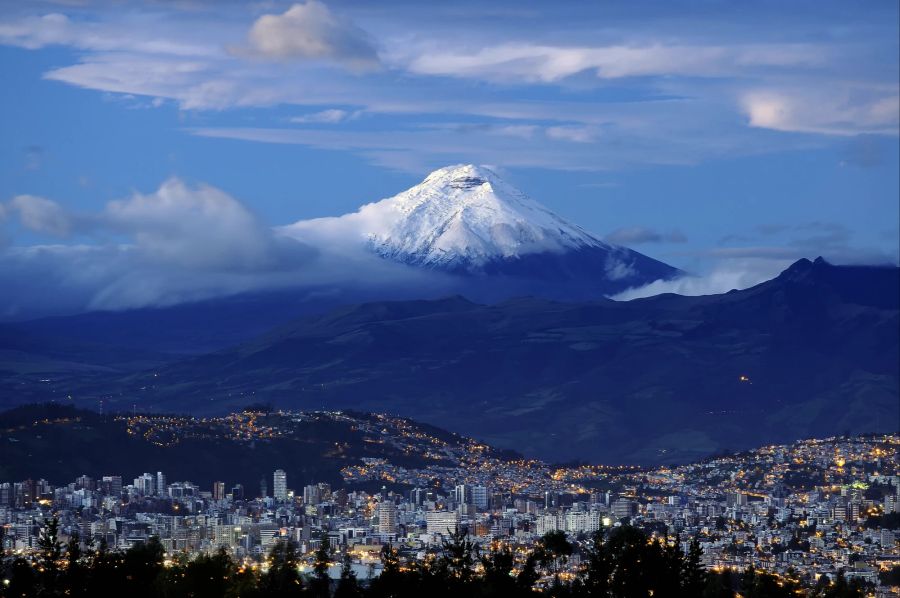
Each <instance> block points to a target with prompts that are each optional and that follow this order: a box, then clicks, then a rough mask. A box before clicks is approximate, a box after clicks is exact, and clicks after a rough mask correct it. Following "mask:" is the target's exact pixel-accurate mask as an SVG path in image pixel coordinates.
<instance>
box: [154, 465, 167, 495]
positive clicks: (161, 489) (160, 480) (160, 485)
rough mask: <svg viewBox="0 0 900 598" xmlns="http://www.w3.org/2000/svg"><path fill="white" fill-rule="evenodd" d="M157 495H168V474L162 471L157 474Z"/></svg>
mask: <svg viewBox="0 0 900 598" xmlns="http://www.w3.org/2000/svg"><path fill="white" fill-rule="evenodd" d="M156 495H157V496H165V495H166V474H164V473H163V472H161V471H157V472H156Z"/></svg>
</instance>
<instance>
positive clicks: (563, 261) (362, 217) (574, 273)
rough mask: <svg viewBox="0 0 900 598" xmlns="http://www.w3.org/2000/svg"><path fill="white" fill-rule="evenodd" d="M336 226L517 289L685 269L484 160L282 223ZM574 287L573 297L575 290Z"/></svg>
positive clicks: (397, 254) (638, 281) (300, 231)
mask: <svg viewBox="0 0 900 598" xmlns="http://www.w3.org/2000/svg"><path fill="white" fill-rule="evenodd" d="M325 230H328V231H332V232H338V233H339V234H340V235H341V236H342V237H343V238H345V239H350V240H355V241H357V242H359V243H361V244H362V245H363V246H364V247H365V248H366V249H367V250H368V251H370V252H373V253H375V254H376V255H379V256H381V257H383V258H385V259H387V260H391V261H394V262H398V263H401V264H405V265H408V266H413V267H416V268H425V269H429V270H434V271H438V272H444V273H448V274H453V275H460V276H463V277H466V278H470V279H471V278H474V279H477V280H478V282H479V284H481V285H485V284H488V285H489V284H490V282H489V281H490V280H492V279H493V280H496V281H503V284H504V285H512V286H513V287H516V288H517V289H518V290H519V291H520V292H534V293H535V294H541V295H546V294H547V293H545V292H542V291H545V290H546V289H545V288H542V287H543V286H544V285H547V284H548V283H549V284H552V285H559V288H558V289H557V292H556V293H551V294H553V295H556V296H557V297H559V298H575V297H582V296H595V297H596V296H598V295H609V294H614V293H617V292H620V291H622V290H625V289H627V288H631V287H637V286H642V285H645V284H648V283H650V282H653V281H655V280H659V279H671V278H675V277H677V276H679V275H681V274H682V273H681V271H680V270H678V269H677V268H673V267H672V266H669V265H667V264H664V263H662V262H660V261H657V260H655V259H652V258H650V257H647V256H645V255H643V254H640V253H638V252H636V251H632V250H631V249H628V248H625V247H620V246H616V245H611V244H609V243H606V242H604V241H601V240H600V239H598V238H597V237H595V236H594V235H592V234H591V233H589V232H587V231H586V230H584V229H583V228H581V227H580V226H578V225H576V224H573V223H571V222H568V221H566V220H565V219H563V218H561V217H560V216H558V215H556V214H554V213H553V212H551V211H550V210H549V209H547V208H546V207H544V206H542V205H541V204H539V203H538V202H536V201H535V200H533V199H531V198H530V197H528V196H527V195H525V194H524V193H522V192H521V191H519V190H518V189H516V188H515V187H513V186H512V185H510V184H509V183H507V182H505V181H504V180H502V179H501V178H500V177H499V176H498V175H497V174H496V173H495V172H493V171H492V170H490V169H489V168H486V167H484V166H474V165H471V164H468V165H458V166H448V167H446V168H441V169H440V170H436V171H434V172H432V173H431V174H429V175H428V176H427V177H426V178H425V180H424V181H422V182H421V183H420V184H418V185H416V186H415V187H412V188H411V189H408V190H407V191H404V192H402V193H400V194H398V195H395V196H394V197H390V198H387V199H383V200H381V201H378V202H375V203H371V204H367V205H364V206H363V207H361V208H360V209H359V210H358V211H357V212H354V213H352V214H346V215H344V216H340V217H338V218H319V219H315V220H305V221H300V222H297V223H295V224H293V225H290V226H288V227H285V228H284V229H282V231H283V232H284V233H286V234H288V235H290V236H295V237H297V238H301V239H310V237H312V238H314V237H316V236H317V235H318V234H320V233H322V231H325ZM573 295H574V297H573Z"/></svg>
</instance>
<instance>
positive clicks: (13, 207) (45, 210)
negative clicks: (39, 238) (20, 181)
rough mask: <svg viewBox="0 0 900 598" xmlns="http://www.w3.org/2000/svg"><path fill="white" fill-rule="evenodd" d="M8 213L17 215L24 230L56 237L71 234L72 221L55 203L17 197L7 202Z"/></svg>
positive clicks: (36, 198)
mask: <svg viewBox="0 0 900 598" xmlns="http://www.w3.org/2000/svg"><path fill="white" fill-rule="evenodd" d="M9 210H10V212H15V213H16V214H18V216H19V219H20V220H21V222H22V225H23V226H25V227H26V228H28V229H30V230H32V231H34V232H38V233H45V234H49V235H52V236H57V237H65V236H67V235H68V234H69V233H71V232H72V228H73V224H74V223H73V219H72V217H71V216H70V215H69V214H68V213H67V212H66V210H65V209H64V208H63V207H62V206H60V205H59V204H58V203H56V202H55V201H52V200H50V199H46V198H44V197H38V196H36V195H17V196H16V197H14V198H13V199H12V200H10V202H9Z"/></svg>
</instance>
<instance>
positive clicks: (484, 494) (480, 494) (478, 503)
mask: <svg viewBox="0 0 900 598" xmlns="http://www.w3.org/2000/svg"><path fill="white" fill-rule="evenodd" d="M472 504H473V505H475V508H476V509H480V510H484V509H487V508H488V489H487V488H486V487H485V486H472Z"/></svg>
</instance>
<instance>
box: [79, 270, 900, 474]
mask: <svg viewBox="0 0 900 598" xmlns="http://www.w3.org/2000/svg"><path fill="white" fill-rule="evenodd" d="M898 280H900V279H898V269H897V268H852V267H836V266H831V265H829V264H827V263H825V262H823V261H821V260H819V261H817V262H815V263H813V262H809V261H808V260H802V261H800V262H798V263H797V264H795V265H794V266H792V267H791V268H790V269H788V270H787V271H785V272H784V273H783V274H782V275H780V276H779V277H777V278H776V279H774V280H772V281H769V282H766V283H763V284H761V285H758V286H756V287H753V288H751V289H747V290H744V291H737V292H731V293H727V294H725V295H719V296H706V297H678V296H672V295H663V296H659V297H655V298H649V299H643V300H637V301H630V302H613V301H608V300H603V301H597V302H592V303H582V304H566V303H554V302H550V301H546V300H538V299H521V300H515V301H509V302H506V303H503V304H499V305H494V306H482V305H477V304H473V303H470V302H468V301H466V300H464V299H461V298H451V299H447V300H442V301H416V302H397V303H376V304H366V305H361V306H358V307H355V308H347V309H343V310H341V311H338V312H334V313H330V314H327V315H323V316H317V317H312V318H305V319H301V320H298V321H296V322H294V323H292V324H289V325H287V326H284V327H282V328H279V329H277V330H275V331H273V332H271V333H268V334H266V335H264V336H262V337H260V338H258V339H257V340H255V341H253V342H250V343H247V344H244V345H241V346H239V347H237V348H235V349H233V350H227V351H222V352H219V353H214V354H210V355H205V356H202V357H197V358H194V359H190V360H187V361H184V362H180V363H177V364H173V365H171V366H168V367H166V368H164V369H161V370H159V371H158V375H151V376H145V375H138V376H134V377H131V378H129V379H126V380H124V381H120V382H119V383H118V385H117V386H119V387H120V388H122V390H123V391H124V392H125V395H123V396H127V397H128V398H129V399H128V400H136V401H139V402H140V403H141V404H147V405H154V406H157V407H159V408H167V409H178V410H185V409H190V410H195V411H199V412H221V411H225V410H227V409H231V408H234V407H238V406H241V405H243V404H246V403H247V402H248V401H257V400H261V399H262V400H268V401H273V402H274V403H276V404H279V405H282V404H283V405H289V406H292V407H295V408H301V407H302V408H319V407H327V408H339V407H353V408H359V409H371V410H387V411H391V412H396V413H400V414H404V415H410V416H415V417H416V418H418V419H422V420H424V421H428V422H430V423H434V424H437V425H441V426H444V427H447V428H449V429H452V430H454V431H457V432H460V433H466V434H468V435H472V436H476V437H480V438H484V439H486V440H488V441H490V442H492V443H494V444H496V445H498V446H504V447H514V448H517V449H519V450H522V451H524V452H526V453H530V454H537V455H541V456H543V457H549V458H557V459H568V458H588V459H601V460H607V461H609V460H628V461H640V462H651V461H659V460H669V459H679V460H680V459H687V458H690V457H695V456H698V455H703V454H707V453H709V452H712V451H715V450H718V449H721V448H726V447H727V448H740V447H744V446H750V445H753V444H759V443H761V442H768V441H777V440H786V439H790V438H796V437H801V436H805V435H810V434H816V435H823V434H830V433H841V432H844V431H845V430H851V431H863V430H870V431H875V430H894V429H896V428H897V425H898V409H900V402H898V359H900V354H898V327H900V320H898V299H897V297H898V293H897V285H898ZM81 392H82V393H86V392H90V389H85V388H82V389H81Z"/></svg>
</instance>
